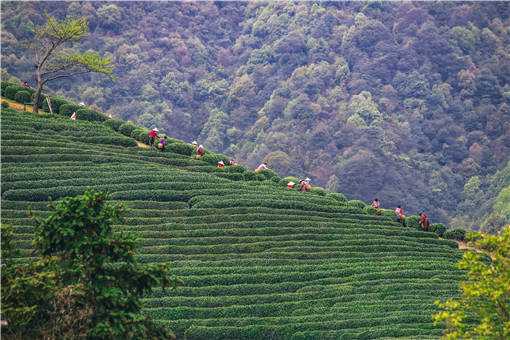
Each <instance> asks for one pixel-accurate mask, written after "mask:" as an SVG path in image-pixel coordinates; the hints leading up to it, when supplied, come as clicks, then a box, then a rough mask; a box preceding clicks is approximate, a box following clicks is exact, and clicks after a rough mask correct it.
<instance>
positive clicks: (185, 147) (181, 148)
mask: <svg viewBox="0 0 510 340" xmlns="http://www.w3.org/2000/svg"><path fill="white" fill-rule="evenodd" d="M167 150H169V151H171V152H175V153H178V154H180V155H185V156H192V155H194V154H195V150H194V149H193V147H192V146H191V144H187V143H183V142H177V143H172V142H169V143H168V145H167ZM206 155H207V154H206ZM204 157H205V156H204Z"/></svg>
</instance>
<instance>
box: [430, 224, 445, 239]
mask: <svg viewBox="0 0 510 340" xmlns="http://www.w3.org/2000/svg"><path fill="white" fill-rule="evenodd" d="M430 231H431V232H433V233H436V235H437V236H439V237H443V236H444V233H445V232H446V227H445V226H444V224H442V223H434V224H431V225H430Z"/></svg>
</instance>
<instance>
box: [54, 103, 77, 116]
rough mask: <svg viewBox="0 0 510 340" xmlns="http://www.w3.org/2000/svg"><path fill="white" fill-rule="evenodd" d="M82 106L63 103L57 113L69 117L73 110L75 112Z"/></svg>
mask: <svg viewBox="0 0 510 340" xmlns="http://www.w3.org/2000/svg"><path fill="white" fill-rule="evenodd" d="M82 108H83V107H82V106H80V105H76V104H64V105H62V106H60V108H59V110H58V113H59V114H61V115H62V116H67V117H71V115H72V114H73V112H76V111H78V110H80V109H82ZM53 112H56V111H55V110H53Z"/></svg>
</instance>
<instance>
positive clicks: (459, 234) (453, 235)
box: [443, 229, 466, 241]
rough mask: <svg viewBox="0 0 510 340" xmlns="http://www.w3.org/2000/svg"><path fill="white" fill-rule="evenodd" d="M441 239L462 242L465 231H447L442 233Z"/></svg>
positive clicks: (464, 237)
mask: <svg viewBox="0 0 510 340" xmlns="http://www.w3.org/2000/svg"><path fill="white" fill-rule="evenodd" d="M443 237H444V238H446V239H449V240H457V241H464V240H465V239H466V231H465V230H464V229H448V230H446V231H445V232H444V234H443Z"/></svg>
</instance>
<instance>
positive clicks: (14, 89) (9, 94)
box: [4, 85, 25, 100]
mask: <svg viewBox="0 0 510 340" xmlns="http://www.w3.org/2000/svg"><path fill="white" fill-rule="evenodd" d="M24 90H25V88H24V87H21V86H18V85H9V86H7V87H6V89H5V91H4V93H5V94H4V96H5V97H6V98H8V99H11V100H16V93H18V92H19V91H24Z"/></svg>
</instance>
